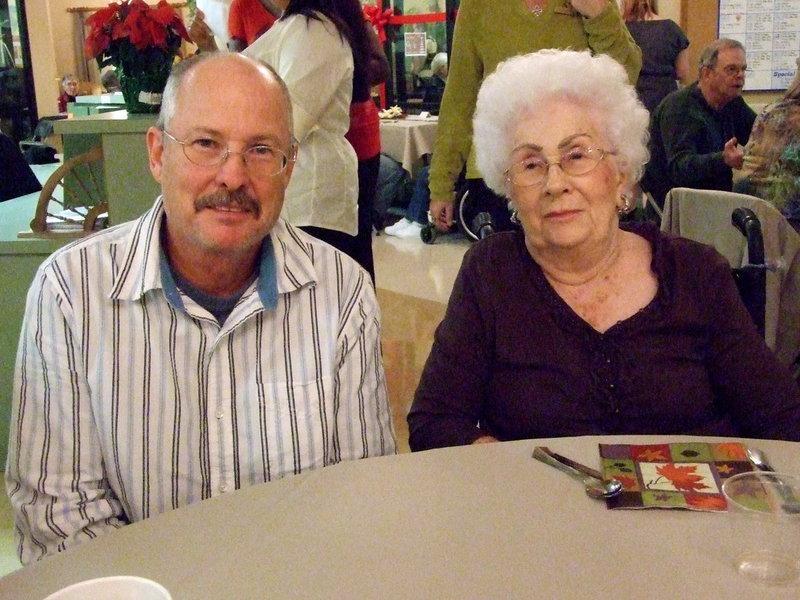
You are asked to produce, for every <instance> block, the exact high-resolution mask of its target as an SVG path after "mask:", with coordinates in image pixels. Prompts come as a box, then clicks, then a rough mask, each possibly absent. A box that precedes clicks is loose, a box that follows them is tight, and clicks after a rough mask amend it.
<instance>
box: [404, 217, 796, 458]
mask: <svg viewBox="0 0 800 600" xmlns="http://www.w3.org/2000/svg"><path fill="white" fill-rule="evenodd" d="M628 228H629V229H630V230H631V231H633V232H634V233H636V234H638V235H641V236H643V237H644V238H646V239H647V240H648V241H649V242H650V243H651V245H652V247H653V262H652V269H653V272H654V273H655V274H656V276H657V278H658V282H659V290H658V292H657V294H656V297H655V298H654V299H653V301H652V302H651V303H650V304H649V305H648V306H646V307H645V308H643V309H642V310H641V311H639V312H638V313H637V314H635V315H633V316H632V317H630V318H629V319H626V320H624V321H621V322H619V323H617V324H616V325H614V326H613V327H611V328H610V329H609V330H608V331H606V332H605V333H599V332H597V331H596V330H595V329H593V328H592V327H591V326H590V325H589V324H588V323H586V322H585V321H583V320H582V319H581V318H580V317H579V316H578V315H577V314H576V313H575V312H573V311H572V309H571V308H570V307H569V306H568V305H567V304H566V303H565V302H564V301H563V300H562V299H561V297H560V296H558V294H556V292H555V291H554V290H553V288H552V287H551V286H550V284H549V283H548V281H547V279H546V278H545V277H544V274H543V273H542V270H541V269H540V268H539V266H538V265H537V264H536V263H535V262H534V261H533V259H532V258H531V256H530V255H529V254H528V251H527V249H526V248H525V244H524V240H523V236H522V234H521V233H520V232H507V233H499V234H496V235H493V236H491V237H489V238H488V239H486V240H484V241H482V242H479V243H477V244H476V245H475V246H474V247H472V248H471V249H470V250H469V251H468V252H467V255H466V256H465V258H464V263H463V265H462V267H461V270H460V272H459V274H458V278H457V280H456V283H455V286H454V288H453V293H452V295H451V297H450V302H449V305H448V308H447V314H446V315H445V318H444V320H443V322H442V323H441V325H440V326H439V328H438V330H437V332H436V337H435V341H434V345H433V348H432V349H431V355H430V356H429V358H428V361H427V363H426V365H425V370H424V372H423V375H422V379H421V381H420V384H419V388H418V389H417V392H416V396H415V398H414V403H413V406H412V407H411V411H410V413H409V415H408V422H409V427H410V432H411V437H410V445H411V449H412V450H424V449H427V448H434V447H440V446H453V445H459V444H469V443H471V442H473V441H474V440H475V439H477V438H478V437H480V436H482V435H487V434H489V435H493V436H495V437H497V438H499V439H501V440H513V439H527V438H542V437H558V436H573V435H588V434H665V435H667V434H687V435H719V436H745V437H762V438H775V439H787V440H800V388H799V387H798V386H797V384H796V383H795V382H794V380H792V379H791V377H790V375H789V373H788V372H787V371H786V370H785V368H784V367H783V366H781V365H780V364H779V363H778V362H777V360H776V359H775V358H774V356H773V355H772V352H771V351H770V350H769V349H768V348H767V347H766V345H765V344H764V341H763V339H762V338H761V337H760V336H759V335H758V332H757V331H756V329H755V327H754V325H753V323H752V321H751V320H750V317H749V315H748V313H747V311H746V309H745V308H744V306H743V305H742V303H741V301H740V299H739V295H738V291H737V289H736V287H735V284H734V282H733V278H732V276H731V271H730V267H729V266H728V263H727V262H726V261H725V259H724V258H723V257H722V256H721V255H719V254H718V253H717V252H716V251H715V250H713V249H712V248H710V247H708V246H704V245H701V244H698V243H696V242H693V241H690V240H686V239H683V238H678V237H672V236H668V235H666V234H662V233H661V232H659V231H658V230H657V229H656V228H655V227H654V226H652V225H650V224H631V225H629V226H628ZM479 424H480V425H479Z"/></svg>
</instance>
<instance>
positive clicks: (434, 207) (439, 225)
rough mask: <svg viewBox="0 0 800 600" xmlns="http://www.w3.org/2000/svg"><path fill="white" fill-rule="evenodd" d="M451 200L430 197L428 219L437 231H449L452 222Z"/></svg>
mask: <svg viewBox="0 0 800 600" xmlns="http://www.w3.org/2000/svg"><path fill="white" fill-rule="evenodd" d="M454 204H455V202H453V201H452V200H449V201H447V200H433V199H431V204H430V208H429V209H428V219H429V220H430V222H431V223H433V225H434V227H436V229H438V230H439V231H449V230H450V226H451V225H452V224H453V205H454Z"/></svg>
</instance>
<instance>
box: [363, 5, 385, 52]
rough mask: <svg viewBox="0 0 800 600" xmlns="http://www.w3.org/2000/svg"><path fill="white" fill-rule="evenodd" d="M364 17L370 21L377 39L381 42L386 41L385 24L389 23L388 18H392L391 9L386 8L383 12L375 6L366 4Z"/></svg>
mask: <svg viewBox="0 0 800 600" xmlns="http://www.w3.org/2000/svg"><path fill="white" fill-rule="evenodd" d="M364 18H365V19H366V20H367V21H369V22H370V23H372V26H373V27H374V28H375V31H376V32H377V33H378V39H379V40H380V41H381V43H383V42H385V41H386V25H388V24H389V19H391V18H392V9H391V8H387V9H386V10H384V11H383V12H381V11H380V9H379V8H378V7H377V6H373V5H367V6H365V7H364Z"/></svg>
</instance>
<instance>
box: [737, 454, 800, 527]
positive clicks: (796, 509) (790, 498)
mask: <svg viewBox="0 0 800 600" xmlns="http://www.w3.org/2000/svg"><path fill="white" fill-rule="evenodd" d="M745 454H746V455H747V458H748V459H749V460H750V462H751V463H753V464H754V465H755V466H756V468H757V469H758V470H759V471H764V472H766V473H775V468H774V467H773V466H772V464H771V463H770V462H769V459H768V458H767V454H766V452H764V451H763V450H760V449H759V448H749V447H748V448H746V449H745ZM775 484H776V486H777V490H778V493H779V494H780V496H781V498H783V500H784V504H783V510H785V511H786V512H788V513H793V514H797V513H800V500H798V499H797V497H796V496H795V494H794V491H793V490H792V488H791V487H790V486H788V485H786V484H785V483H784V482H782V481H781V480H780V479H778V478H777V476H776V478H775Z"/></svg>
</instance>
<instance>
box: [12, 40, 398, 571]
mask: <svg viewBox="0 0 800 600" xmlns="http://www.w3.org/2000/svg"><path fill="white" fill-rule="evenodd" d="M223 80H224V81H225V83H226V85H224V86H220V85H219V82H220V81H223ZM291 132H292V117H291V103H290V101H289V96H288V91H287V90H286V86H285V85H284V84H283V82H282V81H281V79H280V77H278V75H277V74H275V72H274V71H273V70H272V69H270V68H268V67H266V66H265V65H263V64H261V63H258V62H257V61H255V60H253V59H250V58H247V57H244V56H242V55H240V54H229V53H224V54H215V53H202V54H200V55H198V56H196V57H194V58H192V59H189V60H185V61H182V62H181V63H179V64H178V65H176V67H175V68H174V69H173V72H172V74H171V75H170V79H169V81H168V82H167V87H166V89H165V91H164V99H163V104H162V107H161V113H160V115H159V119H158V122H157V123H156V126H155V127H151V128H150V129H149V130H148V132H147V147H148V152H149V156H150V169H151V171H152V173H153V176H154V177H155V179H156V180H158V181H159V182H160V183H161V189H162V195H161V196H160V197H159V198H158V199H157V200H156V202H155V204H154V206H153V208H152V209H151V210H150V211H148V212H147V213H146V214H145V215H143V216H142V217H141V218H139V219H137V220H135V221H131V222H129V223H124V224H122V225H119V226H117V227H114V228H111V229H108V230H105V231H103V232H100V233H98V234H96V235H93V236H89V237H87V238H84V239H83V240H80V241H78V242H77V243H76V244H73V245H71V246H69V247H67V248H65V249H63V250H60V251H58V252H56V253H55V254H53V255H52V256H51V257H50V258H48V259H47V260H46V261H45V262H44V263H43V264H42V266H41V267H40V269H39V271H38V272H37V275H36V277H35V278H34V282H33V284H32V286H31V289H30V292H29V294H28V302H27V307H26V312H25V318H24V321H23V326H22V334H21V339H20V346H19V350H18V354H17V367H16V370H15V376H14V400H13V405H12V417H11V423H12V427H11V435H10V442H9V453H8V464H7V468H6V487H7V490H8V493H9V497H10V499H11V504H12V507H13V508H14V510H15V514H16V537H17V543H18V548H19V549H20V559H21V560H22V562H23V564H27V563H30V562H32V561H35V560H38V559H40V558H42V557H43V556H46V555H48V554H53V553H56V552H60V551H63V550H65V549H68V548H70V547H72V546H74V545H76V544H79V543H81V542H83V541H86V540H90V539H93V538H95V537H97V536H98V535H101V534H103V533H104V532H106V531H108V530H110V529H114V528H118V527H122V526H124V525H125V524H127V523H132V522H135V521H140V520H142V519H146V518H148V517H151V516H154V515H157V514H159V513H161V512H164V511H167V510H171V509H174V508H178V507H181V506H185V505H188V504H191V503H193V502H197V501H200V500H203V499H206V498H210V497H212V496H216V495H219V494H224V493H227V492H229V491H233V490H235V489H238V488H241V487H245V486H249V485H254V484H258V483H262V482H265V481H270V480H273V479H278V478H282V477H285V476H289V475H293V474H297V473H301V472H303V471H306V470H309V469H316V468H320V467H324V466H326V465H330V464H334V463H338V462H340V461H343V460H352V459H360V458H366V457H370V456H379V455H384V454H392V453H394V452H395V438H394V432H393V428H392V416H391V411H390V409H389V405H388V400H387V394H386V384H385V378H384V372H383V364H382V359H381V353H380V343H379V339H380V320H379V311H378V305H377V301H376V299H375V294H374V291H373V288H372V285H371V283H370V279H369V276H368V275H367V273H366V272H365V271H364V270H363V269H361V268H360V267H359V266H358V265H357V264H356V263H355V262H354V261H353V260H351V259H350V258H349V257H347V256H345V255H344V254H342V253H341V252H339V251H338V250H335V249H334V248H332V247H330V246H328V245H326V244H324V243H323V242H320V241H318V240H316V239H315V238H312V237H311V236H309V235H307V234H305V233H303V232H302V231H300V230H298V229H296V228H294V227H292V226H291V225H289V224H287V223H286V222H284V221H283V220H281V219H280V218H279V215H280V211H281V207H282V205H283V199H284V193H285V191H286V187H287V186H288V184H289V180H290V177H291V174H292V169H293V166H294V159H295V155H296V147H295V144H294V140H293V138H292V134H291Z"/></svg>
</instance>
